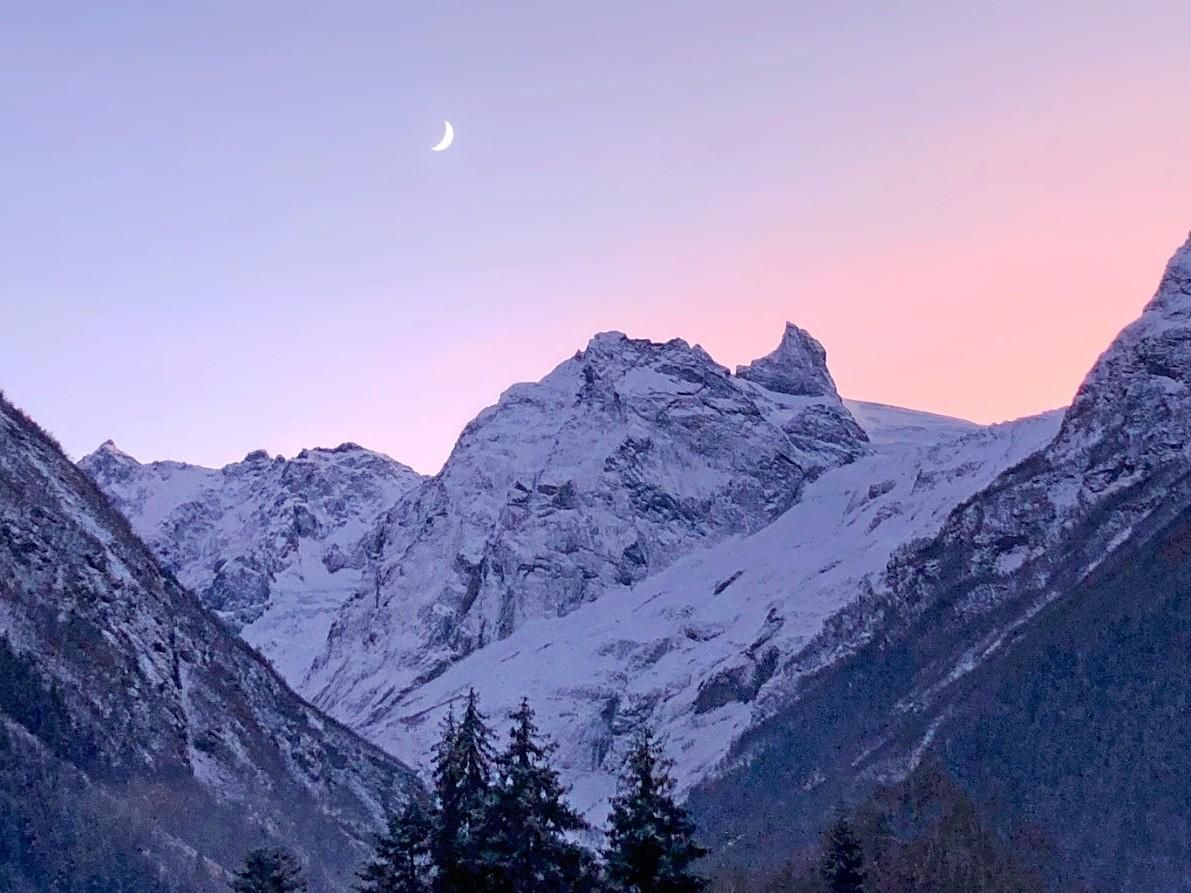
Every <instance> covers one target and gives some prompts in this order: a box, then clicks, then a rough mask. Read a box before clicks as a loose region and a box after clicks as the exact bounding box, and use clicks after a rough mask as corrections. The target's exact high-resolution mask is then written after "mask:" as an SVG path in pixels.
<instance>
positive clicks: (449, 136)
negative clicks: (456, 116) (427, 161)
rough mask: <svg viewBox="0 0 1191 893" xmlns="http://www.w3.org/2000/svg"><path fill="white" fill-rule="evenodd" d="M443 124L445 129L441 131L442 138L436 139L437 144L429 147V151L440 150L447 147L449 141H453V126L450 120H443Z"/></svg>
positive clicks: (448, 146)
mask: <svg viewBox="0 0 1191 893" xmlns="http://www.w3.org/2000/svg"><path fill="white" fill-rule="evenodd" d="M443 124H445V125H446V129H445V130H444V131H443V134H442V139H441V140H439V141H438V145H437V146H431V147H430V151H431V152H442V151H443V150H445V149H449V148H450V147H451V143H453V142H455V128H454V127H452V126H451V122H450V121H443Z"/></svg>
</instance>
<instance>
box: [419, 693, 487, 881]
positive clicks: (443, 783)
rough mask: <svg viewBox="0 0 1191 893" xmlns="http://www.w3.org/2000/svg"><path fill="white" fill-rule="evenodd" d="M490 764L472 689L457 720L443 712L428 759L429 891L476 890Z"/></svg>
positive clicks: (480, 871)
mask: <svg viewBox="0 0 1191 893" xmlns="http://www.w3.org/2000/svg"><path fill="white" fill-rule="evenodd" d="M491 766H492V732H491V730H490V729H489V728H488V726H487V724H486V722H485V718H484V714H483V713H481V712H480V708H479V704H478V702H477V699H476V693H475V691H474V690H472V691H469V692H468V693H467V707H466V708H465V709H464V712H463V717H462V718H461V719H460V720H459V722H458V723H456V722H455V721H454V717H453V716H448V718H447V721H446V723H445V725H444V728H443V737H442V741H441V742H440V743H439V746H438V751H437V754H436V757H435V765H434V793H435V801H436V803H435V805H436V810H435V816H434V823H433V829H432V832H431V838H430V857H431V861H432V862H433V864H434V869H435V871H434V882H433V890H434V893H482V891H483V889H484V878H483V876H482V868H483V866H482V864H481V861H480V853H481V852H482V851H483V841H482V840H481V839H480V833H481V831H482V829H483V827H484V822H483V816H484V810H485V809H486V807H487V803H488V793H489V790H488V788H489V781H490V777H491Z"/></svg>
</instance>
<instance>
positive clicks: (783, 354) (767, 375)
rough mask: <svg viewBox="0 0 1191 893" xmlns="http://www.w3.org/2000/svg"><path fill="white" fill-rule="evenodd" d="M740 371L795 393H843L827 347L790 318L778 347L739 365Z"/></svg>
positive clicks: (745, 376)
mask: <svg viewBox="0 0 1191 893" xmlns="http://www.w3.org/2000/svg"><path fill="white" fill-rule="evenodd" d="M736 374H737V375H738V376H739V377H740V378H743V379H746V380H748V381H751V382H753V383H754V384H759V385H760V386H761V387H763V388H765V389H767V390H770V391H776V392H777V393H779V394H788V395H790V396H792V397H837V398H838V397H839V394H838V392H837V391H836V389H835V381H834V380H833V379H832V377H831V373H830V372H828V371H827V351H826V350H824V349H823V345H822V344H820V343H819V342H818V341H817V340H815V338H814V337H813V336H812V335H811V334H810V332H808V331H806V330H805V329H800V328H798V326H796V325H794V324H793V323H790V322H788V323H786V330H785V332H783V333H782V340H781V343H780V344H779V345H778V346H777V349H776V350H774V351H773V352H772V353H769V354H766V355H765V356H763V357H761V358H760V359H759V360H754V361H753V362H752V363H749V364H748V365H747V366H737V367H736Z"/></svg>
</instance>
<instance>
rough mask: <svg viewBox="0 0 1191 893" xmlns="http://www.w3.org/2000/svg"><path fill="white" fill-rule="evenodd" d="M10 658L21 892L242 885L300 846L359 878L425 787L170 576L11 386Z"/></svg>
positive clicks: (10, 843)
mask: <svg viewBox="0 0 1191 893" xmlns="http://www.w3.org/2000/svg"><path fill="white" fill-rule="evenodd" d="M117 473H118V470H117ZM0 664H2V665H3V670H4V672H3V673H0V754H2V755H3V758H0V840H2V841H3V843H2V844H0V856H2V858H0V886H4V888H5V889H13V890H25V889H29V890H36V889H49V888H50V886H51V881H52V879H53V878H55V877H58V878H66V879H68V881H63V883H67V886H66V887H62V889H69V890H75V889H78V890H83V889H88V890H90V889H137V890H171V891H172V890H187V891H193V890H200V891H206V890H210V891H215V890H223V889H226V883H227V875H226V871H227V870H228V869H229V868H230V867H232V866H234V865H236V864H238V862H239V860H240V859H241V858H242V857H243V854H244V852H245V851H246V850H247V849H248V848H249V847H250V846H253V845H260V844H282V845H285V846H289V847H291V848H293V849H294V850H296V851H297V852H298V853H300V854H301V855H302V856H303V858H304V859H305V860H306V861H308V862H309V865H310V871H311V874H312V878H313V880H314V883H315V888H316V889H320V890H321V889H325V890H347V889H349V888H350V883H351V881H352V869H353V868H354V867H356V865H357V864H358V861H357V860H358V859H359V858H360V857H361V855H362V853H363V847H364V845H365V843H366V841H367V840H368V837H369V835H370V834H371V833H372V832H373V831H374V829H376V828H377V827H378V825H379V823H380V821H381V819H382V816H383V814H384V812H385V811H386V810H388V809H391V808H393V807H395V806H396V805H397V804H399V803H400V802H401V801H402V799H403V798H405V797H408V796H409V795H410V794H411V792H414V791H416V790H417V783H416V781H415V780H414V779H413V776H412V774H411V773H410V772H409V771H408V770H407V769H406V768H405V767H404V766H402V765H401V764H399V763H397V762H396V761H395V760H393V759H391V758H389V757H387V756H385V755H384V754H383V753H381V752H380V751H379V750H377V749H375V748H373V747H371V746H370V745H368V744H366V743H364V742H363V741H361V740H360V739H359V738H357V737H356V736H355V735H353V734H352V733H351V732H349V731H347V730H346V729H344V728H343V727H341V726H339V725H338V724H336V723H335V722H333V721H332V720H330V719H327V718H326V717H324V716H322V715H321V714H319V713H318V712H316V711H315V710H314V709H313V708H311V707H309V706H308V705H307V704H305V703H303V702H302V701H301V700H299V699H298V697H297V696H296V695H294V694H293V693H292V692H290V691H289V689H287V688H286V686H285V684H284V683H283V682H282V681H281V679H280V678H279V677H278V676H277V675H276V674H275V673H274V672H273V671H272V670H271V669H270V668H269V667H268V666H267V665H266V663H265V662H264V661H263V660H262V659H261V658H260V657H259V656H258V655H257V654H255V653H254V652H253V651H252V650H251V649H249V648H248V647H247V646H246V645H244V644H243V643H242V642H240V641H239V640H237V639H236V638H235V637H234V636H233V635H232V634H231V633H230V632H229V631H228V630H226V629H225V627H224V626H223V624H222V623H220V622H219V621H218V620H217V619H216V618H215V617H214V616H213V615H212V614H210V613H209V612H208V611H207V610H206V609H204V608H203V607H202V606H201V605H200V604H199V602H198V601H197V600H196V599H195V597H194V596H193V595H192V594H191V593H189V592H187V591H186V590H185V589H183V588H182V587H181V586H180V585H179V584H178V583H177V582H176V581H175V580H174V578H173V577H172V576H171V575H169V574H168V573H163V572H162V571H161V570H160V568H159V565H158V563H157V561H156V560H155V558H154V557H153V555H152V554H151V553H150V552H149V550H148V549H147V548H146V547H145V546H144V545H143V544H142V543H141V542H140V541H139V540H138V539H137V538H136V536H135V535H134V534H133V532H132V531H131V530H130V529H129V527H128V525H127V523H126V522H125V520H124V519H123V518H122V517H121V516H120V515H118V514H117V513H116V512H115V511H114V510H113V509H112V508H111V506H110V505H109V503H108V501H107V500H106V499H105V498H104V496H103V495H102V494H101V493H100V492H99V491H98V490H97V489H96V488H95V486H94V485H93V484H92V482H91V481H90V479H89V478H87V477H86V476H85V475H84V474H83V473H82V472H81V471H79V469H77V468H76V467H75V466H74V465H72V464H71V463H70V462H69V461H68V460H67V458H66V457H65V456H64V455H63V454H62V452H61V451H60V450H59V449H58V448H57V446H56V445H54V444H53V443H52V441H51V440H50V439H49V438H48V437H47V436H46V435H44V434H43V433H42V432H41V431H40V430H39V429H37V427H36V426H35V425H33V424H32V423H31V422H30V421H29V420H28V419H26V418H25V417H24V416H23V415H21V414H20V413H19V412H17V411H16V410H14V409H13V407H12V406H11V405H9V404H8V403H7V402H5V401H3V399H0ZM54 883H57V882H56V881H55V882H54ZM89 884H90V886H88V885H89ZM119 884H124V886H119ZM71 885H73V886H71ZM54 888H55V889H58V887H57V886H55V887H54Z"/></svg>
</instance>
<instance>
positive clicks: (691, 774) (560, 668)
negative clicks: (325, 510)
mask: <svg viewBox="0 0 1191 893" xmlns="http://www.w3.org/2000/svg"><path fill="white" fill-rule="evenodd" d="M849 407H850V408H851V410H852V412H853V414H854V415H855V416H856V417H857V418H859V419H860V420H861V421H862V422H863V423H864V424H865V425H866V426H867V433H868V436H869V439H870V441H871V444H872V448H871V452H870V453H869V454H867V455H864V456H862V457H860V458H858V459H856V460H855V461H854V462H852V463H850V464H847V465H844V466H842V467H837V468H834V469H830V470H828V471H825V472H824V473H823V474H822V475H821V476H820V477H819V478H818V479H817V480H815V481H814V482H812V483H809V484H808V485H807V486H806V488H805V489H804V490H803V492H802V494H801V498H800V500H799V501H798V502H797V504H795V505H794V506H793V507H792V508H790V509H789V510H788V511H787V512H785V513H784V514H783V515H782V516H781V517H780V518H778V519H777V520H776V521H775V522H773V523H772V524H770V525H768V526H766V527H764V528H763V529H761V530H760V531H757V532H754V533H752V534H751V535H748V536H737V537H733V538H730V539H728V540H727V541H725V542H722V543H720V544H719V545H717V546H713V547H711V548H708V549H703V550H698V551H695V552H692V553H690V554H688V555H687V556H686V557H683V558H680V559H679V560H677V561H676V562H674V563H673V564H672V565H671V566H669V567H668V568H667V569H665V570H662V571H661V572H660V573H658V574H656V575H654V576H652V577H650V578H648V579H646V580H644V581H642V582H641V583H639V584H637V585H636V586H635V587H634V588H633V589H631V590H627V591H622V592H618V593H617V594H616V596H615V597H605V598H602V599H599V600H598V601H595V602H592V603H589V604H585V605H583V606H581V607H579V608H578V609H577V610H575V611H573V612H572V613H570V614H568V615H567V616H565V617H560V618H549V619H546V618H539V619H536V620H533V621H530V622H527V623H526V624H525V625H523V626H522V627H521V628H519V629H518V630H516V631H515V632H514V633H513V634H511V635H510V636H508V637H507V638H505V639H503V640H501V641H498V642H494V643H491V644H489V645H488V646H487V647H485V648H484V649H482V650H479V651H477V652H475V653H473V654H471V655H470V656H468V657H467V658H465V659H464V660H462V661H460V662H458V663H457V664H455V665H454V666H452V667H451V668H450V669H448V670H447V671H446V672H445V673H443V674H442V675H440V676H439V677H438V678H436V679H434V680H432V681H430V682H428V683H426V684H424V685H422V686H421V687H420V688H418V689H416V690H414V691H413V692H411V693H409V694H407V695H406V696H405V697H404V698H403V699H401V700H400V701H399V702H398V703H396V704H394V705H392V706H391V707H390V708H389V709H387V710H386V711H384V712H382V713H380V714H378V715H377V716H376V717H375V718H374V719H373V720H372V721H370V722H367V723H364V724H362V725H361V726H360V730H361V731H362V732H363V733H364V734H365V735H366V736H368V737H370V738H372V739H373V740H374V741H376V742H377V743H378V744H380V745H381V746H382V747H385V748H386V749H388V750H390V751H391V752H393V753H395V754H398V755H400V756H402V757H403V758H405V759H406V760H408V761H409V762H411V763H413V764H415V765H418V766H421V767H422V768H423V769H424V768H425V767H426V765H427V761H428V759H429V754H430V749H431V745H432V743H433V741H434V738H435V736H436V733H437V730H438V728H439V721H440V719H441V718H442V716H443V714H444V712H445V711H446V709H447V705H448V704H450V703H451V702H452V701H453V700H457V699H458V698H459V697H460V696H461V695H462V694H463V693H465V692H466V690H467V689H468V688H469V687H475V688H476V689H477V690H478V691H479V692H480V694H481V697H482V699H483V703H484V705H485V707H486V708H487V709H488V710H489V711H490V713H491V714H492V715H493V716H494V717H497V718H499V717H501V716H502V715H503V714H504V713H506V712H507V711H508V710H510V709H511V708H513V707H514V706H515V705H516V702H517V701H518V700H519V699H520V698H521V697H522V696H527V697H529V698H530V700H531V702H532V703H533V704H534V706H535V708H536V709H537V710H538V711H539V719H540V721H541V723H542V725H543V727H544V729H545V730H546V731H547V732H548V733H549V734H551V735H552V736H553V737H554V739H555V740H556V741H557V742H558V743H559V744H560V745H561V748H560V751H559V755H558V756H559V761H560V763H561V766H562V769H563V773H564V777H565V779H566V781H567V782H568V783H570V784H573V785H574V796H575V801H576V804H577V805H578V806H580V807H581V808H582V809H584V810H586V811H588V812H589V813H591V814H593V815H595V816H598V815H599V813H600V812H601V810H602V808H603V805H604V802H605V799H606V797H607V796H608V794H609V793H610V792H611V785H612V778H613V776H614V773H615V771H616V768H617V766H618V765H619V762H618V761H619V760H620V758H621V755H622V752H623V747H624V744H625V741H626V739H627V737H628V736H629V735H630V734H631V732H632V731H633V730H634V729H635V728H636V727H637V726H638V725H639V724H640V723H642V722H646V721H647V722H649V723H651V724H653V725H654V726H655V727H656V728H657V729H658V730H659V731H660V733H661V734H662V736H663V737H664V738H665V740H666V742H667V748H668V750H669V751H670V753H671V754H672V755H673V756H674V757H675V758H676V759H677V761H678V764H677V773H678V777H679V780H680V783H681V785H682V786H683V788H685V787H687V786H689V785H690V784H693V783H694V782H696V781H698V780H700V779H701V778H703V777H705V776H707V775H708V773H711V772H713V771H714V769H715V768H716V766H717V764H718V763H719V761H720V760H721V759H722V758H723V757H724V756H725V755H726V753H727V752H728V748H729V746H730V745H731V744H732V743H733V741H734V740H735V739H736V737H737V736H738V735H739V734H740V733H741V732H742V731H743V730H744V729H746V728H748V727H749V726H750V725H751V724H753V723H755V722H757V721H758V720H759V719H761V718H763V717H764V716H765V715H766V713H767V711H768V710H769V709H770V701H771V700H772V699H774V698H777V697H778V693H779V692H780V691H781V690H782V688H783V686H784V685H785V682H784V678H785V677H786V676H787V675H788V674H789V673H790V672H792V668H791V666H790V661H791V660H792V659H793V658H794V657H795V656H796V655H797V654H798V652H799V650H800V649H801V648H802V646H804V645H805V644H806V643H808V642H809V641H810V640H811V639H812V638H813V637H814V636H815V635H816V634H817V633H819V632H820V631H821V630H822V629H823V625H824V623H825V621H827V619H828V618H829V617H830V616H831V615H832V614H834V613H835V612H836V611H837V610H838V609H839V608H840V607H842V606H844V605H846V604H849V603H852V602H854V601H855V600H857V599H858V598H860V597H862V596H863V595H864V594H865V593H867V592H868V591H869V589H870V586H871V584H872V581H873V579H874V578H876V577H879V576H880V574H881V572H882V571H883V570H884V569H885V566H886V564H887V563H888V562H889V559H890V557H891V555H892V554H893V553H894V551H895V550H896V549H898V548H899V547H900V546H902V545H903V544H905V543H907V542H909V541H911V540H914V539H916V538H919V537H923V536H927V535H930V534H933V533H935V532H936V531H937V530H938V529H939V527H940V526H941V525H942V523H943V522H944V520H945V519H946V517H947V515H948V513H949V512H950V511H951V510H952V509H953V508H954V507H955V506H956V505H957V504H958V503H959V502H961V501H962V500H964V499H966V498H967V497H969V496H971V495H972V494H973V493H975V492H977V491H978V490H980V489H981V488H983V487H985V486H986V485H987V484H988V483H989V482H990V481H992V480H993V479H994V478H995V477H996V476H997V474H999V473H1000V472H1001V471H1003V470H1004V469H1005V468H1007V467H1009V466H1011V465H1013V464H1015V463H1017V462H1019V461H1020V460H1022V459H1023V458H1025V457H1026V456H1027V455H1029V454H1031V453H1032V452H1034V451H1036V450H1038V449H1039V448H1041V447H1043V446H1044V445H1045V444H1046V443H1047V442H1048V441H1049V440H1050V439H1051V438H1052V437H1053V435H1054V433H1055V431H1056V430H1057V427H1058V424H1059V418H1060V416H1059V414H1058V413H1050V414H1047V415H1044V416H1039V417H1036V418H1030V419H1023V420H1021V421H1018V422H1014V423H1009V424H1005V425H997V426H992V427H987V428H982V427H979V426H976V425H973V424H971V423H968V422H962V421H959V420H954V419H946V418H944V417H940V416H933V415H930V414H926V413H915V412H912V411H908V410H901V409H897V408H893V407H885V406H880V405H877V404H866V403H855V402H854V403H850V404H849ZM779 700H780V698H779Z"/></svg>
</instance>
